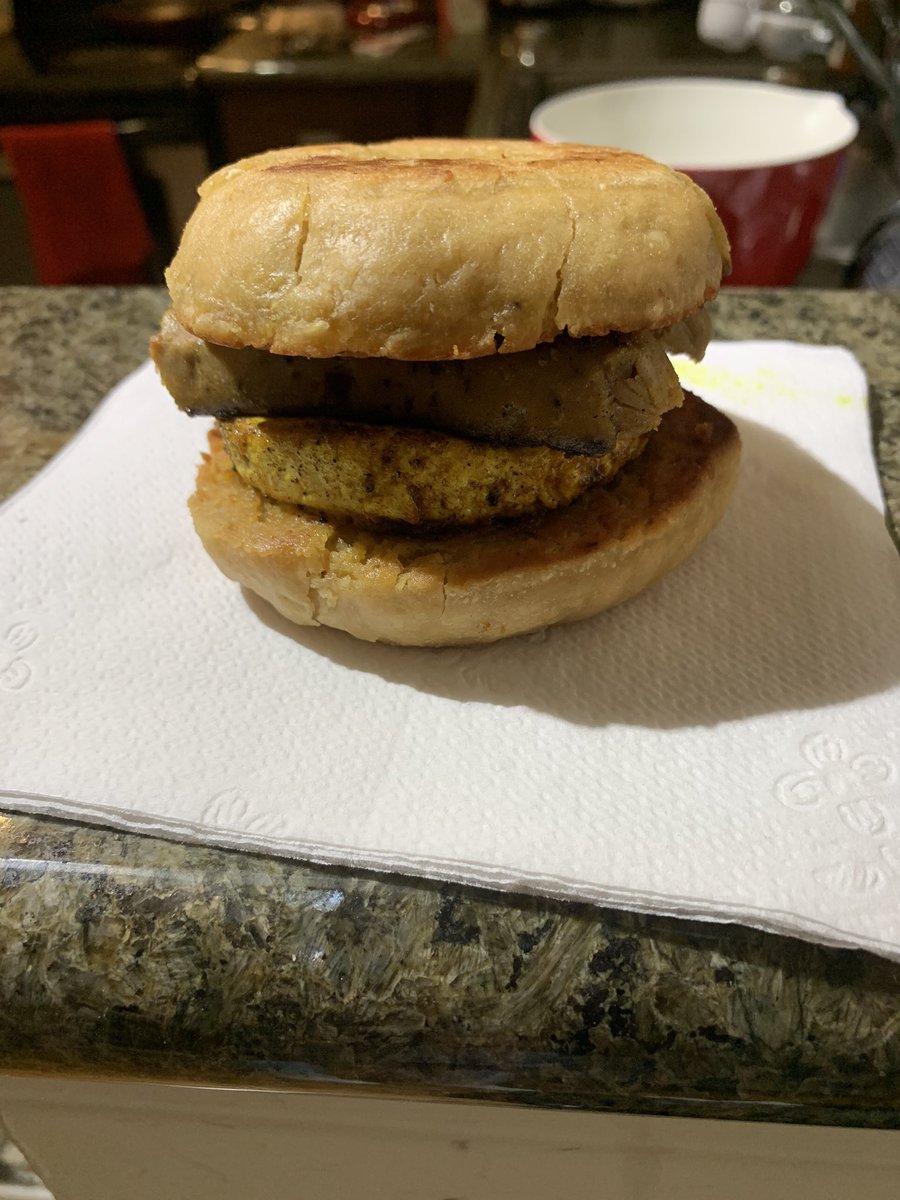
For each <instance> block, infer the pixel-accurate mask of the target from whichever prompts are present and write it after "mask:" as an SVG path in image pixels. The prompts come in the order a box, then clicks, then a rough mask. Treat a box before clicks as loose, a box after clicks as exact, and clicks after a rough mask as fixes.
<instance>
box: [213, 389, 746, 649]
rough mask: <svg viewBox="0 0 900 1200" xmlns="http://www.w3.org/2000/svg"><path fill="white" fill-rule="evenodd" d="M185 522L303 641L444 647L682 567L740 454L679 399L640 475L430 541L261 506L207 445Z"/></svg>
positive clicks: (709, 411) (634, 587) (707, 526)
mask: <svg viewBox="0 0 900 1200" xmlns="http://www.w3.org/2000/svg"><path fill="white" fill-rule="evenodd" d="M210 449H211V453H210V455H209V456H208V457H205V459H204V462H203V464H202V466H201V467H200V471H199V474H198V478H197V490H196V492H195V494H194V496H193V497H192V498H191V501H190V507H191V512H192V514H193V518H194V523H195V526H196V528H197V532H198V534H199V535H200V537H201V539H202V541H203V543H204V545H205V546H206V549H207V551H208V552H209V554H210V555H211V556H212V558H213V559H214V561H215V562H216V563H217V564H218V566H219V567H220V568H221V570H222V571H223V572H224V573H225V574H226V575H227V576H229V578H231V579H234V580H236V581H237V582H239V583H242V584H243V585H245V586H246V587H248V588H249V589H250V590H252V591H254V592H256V593H257V594H258V595H260V596H262V597H263V598H264V599H266V600H268V601H269V602H270V603H272V604H273V605H274V607H275V608H276V609H278V611H279V612H281V613H282V614H283V615H284V616H286V617H288V618H289V619H291V620H293V621H296V622H297V623H298V624H303V625H317V624H322V625H330V626H334V627H335V628H339V629H345V630H347V631H348V632H349V633H352V634H354V635H355V636H356V637H360V638H363V639H365V640H367V641H387V642H394V643H399V644H408V645H452V644H466V643H473V642H482V641H494V640H496V639H497V638H501V637H507V636H511V635H514V634H519V633H526V632H529V631H531V630H534V629H538V628H541V627H543V626H545V625H549V624H553V623H556V622H559V621H570V620H576V619H580V618H582V617H587V616H590V615H592V614H594V613H597V612H600V611H602V610H603V609H606V608H609V607H611V606H612V605H614V604H617V603H620V602H621V601H623V600H626V599H628V598H630V597H631V596H633V595H636V594H637V593H638V592H640V591H642V590H643V589H644V588H645V587H647V586H649V585H650V584H651V583H653V582H654V581H655V580H657V579H659V578H660V577H661V576H662V575H664V574H665V573H667V572H668V571H670V570H672V569H673V567H675V566H676V565H677V564H678V563H679V562H681V561H682V560H683V559H684V558H686V557H687V556H688V555H689V554H691V553H692V552H693V550H694V549H696V547H697V546H698V545H699V544H700V543H701V542H702V541H703V540H704V538H705V537H706V536H707V534H708V533H709V532H710V531H711V530H712V529H713V528H714V526H715V525H716V524H717V522H718V521H719V519H720V518H721V516H722V514H723V513H724V511H725V508H726V506H727V503H728V500H729V499H730V496H731V493H732V490H733V487H734V483H735V480H736V478H737V471H738V463H739V457H740V441H739V438H738V434H737V430H736V429H735V427H734V425H733V424H732V422H731V421H730V420H729V419H728V418H727V417H725V416H724V415H722V414H721V413H719V412H718V411H717V410H716V409H714V408H712V407H710V406H709V405H707V404H705V403H703V402H702V401H700V400H698V399H697V398H696V397H694V396H691V395H689V394H688V395H687V396H686V400H685V404H684V406H683V407H682V408H680V409H675V410H672V411H671V412H670V413H668V414H667V415H666V416H665V417H664V419H663V423H662V425H661V427H660V431H659V432H658V433H657V434H656V435H655V436H654V437H653V438H651V440H650V443H649V444H648V447H647V449H646V450H645V452H644V454H643V455H641V457H640V458H639V459H636V460H635V461H634V462H632V463H630V464H628V466H626V467H625V468H623V470H622V471H620V472H619V474H618V475H617V476H616V478H615V479H614V480H613V481H612V483H610V484H608V485H600V486H598V487H594V488H592V489H590V490H589V491H588V492H587V493H585V494H584V495H583V496H582V497H580V498H579V499H578V500H576V501H575V502H574V503H573V504H572V505H570V506H569V507H567V508H565V509H560V510H556V511H555V512H551V513H548V514H547V515H546V516H544V517H542V518H531V519H526V520H520V521H515V522H510V523H509V524H500V525H495V526H489V527H483V528H480V529H476V530H469V531H465V532H458V533H452V534H444V535H440V536H432V537H414V536H403V535H396V536H392V535H388V534H380V535H379V534H373V533H371V532H366V531H361V530H358V529H355V528H354V527H353V526H351V525H349V524H343V525H336V524H333V523H331V522H329V521H326V520H324V519H322V518H321V517H319V516H317V515H315V514H311V513H307V512H305V511H303V510H301V509H298V508H296V507H294V506H291V505H286V504H279V503H277V502H274V501H269V500H266V499H265V498H264V497H263V496H261V495H260V494H259V493H258V492H255V491H254V490H253V489H252V488H250V487H249V486H248V485H247V484H245V483H243V482H242V481H241V479H240V478H239V476H238V475H237V473H236V472H235V471H234V469H233V468H232V466H231V463H230V461H229V459H228V456H227V454H226V453H225V451H224V450H223V449H222V447H221V442H220V439H219V437H218V435H217V434H215V433H213V434H211V435H210Z"/></svg>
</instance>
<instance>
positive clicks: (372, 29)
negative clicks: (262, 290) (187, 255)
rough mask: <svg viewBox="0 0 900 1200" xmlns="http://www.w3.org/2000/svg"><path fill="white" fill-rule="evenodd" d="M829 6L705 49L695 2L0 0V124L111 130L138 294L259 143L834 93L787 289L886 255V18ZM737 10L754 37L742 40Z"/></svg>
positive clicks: (890, 31) (717, 19)
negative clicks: (604, 88) (142, 250)
mask: <svg viewBox="0 0 900 1200" xmlns="http://www.w3.org/2000/svg"><path fill="white" fill-rule="evenodd" d="M843 3H844V6H845V7H843V8H842V7H840V6H839V5H838V4H837V0H704V7H703V8H702V9H701V14H703V16H702V19H701V21H700V27H701V31H702V33H703V37H702V38H701V36H700V35H698V32H697V29H698V11H697V0H669V2H667V3H654V2H653V0H623V2H622V3H619V4H617V3H614V2H612V3H610V2H609V0H606V2H603V3H601V2H597V3H593V4H584V3H574V2H573V0H488V2H487V3H486V0H347V3H346V4H345V5H341V4H339V3H337V2H336V0H309V2H308V3H301V4H289V5H259V4H258V3H256V4H253V3H235V2H234V0H166V2H161V0H119V2H118V3H113V2H110V0H0V129H2V128H3V127H5V126H19V125H27V126H36V125H47V126H54V125H57V124H58V123H60V122H71V121H85V120H93V119H96V118H102V119H104V120H108V121H110V122H112V123H113V124H114V129H115V132H116V135H117V141H118V144H119V145H120V146H121V149H122V152H123V153H124V156H125V161H126V164H127V170H128V173H129V175H130V177H131V179H132V180H133V182H134V185H135V187H136V190H137V194H138V197H139V201H140V206H141V209H142V211H143V214H144V216H145V218H146V222H147V224H148V226H149V230H150V233H151V235H152V241H153V253H152V255H151V258H150V261H149V263H148V265H147V267H146V270H145V271H143V272H142V274H141V278H140V279H139V280H138V281H141V282H143V281H146V282H151V283H152V282H158V281H160V280H161V277H162V268H163V266H164V264H165V262H166V261H167V260H168V258H169V256H170V255H171V253H172V250H173V246H174V243H175V241H176V240H177V236H178V232H179V230H180V229H181V227H182V225H183V223H184V221H185V219H186V217H187V216H188V214H189V213H190V211H191V208H192V206H193V203H194V193H195V189H196V186H197V184H198V182H199V181H200V180H201V179H202V178H203V176H204V175H205V174H206V173H207V172H208V170H209V169H210V168H211V167H215V166H217V165H219V164H221V163H222V162H226V161H229V160H231V159H234V158H236V157H240V156H242V155H246V154H250V153H254V152H256V151H260V150H265V149H269V148H271V147H275V146H282V145H287V144H295V143H310V142H323V141H332V140H341V139H347V140H370V139H378V138H385V137H394V136H405V135H428V134H436V135H458V134H468V135H474V136H503V137H507V136H519V137H521V136H527V134H528V117H529V114H530V112H531V111H532V109H533V108H534V106H535V105H536V104H537V103H538V102H539V101H540V100H542V99H544V98H545V97H547V96H550V95H554V94H556V93H559V92H563V91H566V90H568V89H570V88H574V87H579V86H583V85H586V84H590V83H601V82H609V81H613V80H619V79H628V78H636V77H653V76H678V77H685V76H722V77H730V78H741V79H768V80H777V81H782V82H788V83H796V84H799V85H801V86H804V87H810V88H816V89H829V90H831V89H833V90H837V91H839V92H841V93H842V94H843V95H844V96H845V98H846V99H847V102H848V104H849V105H850V107H851V108H852V110H853V111H854V113H855V114H856V115H857V117H858V118H859V119H860V123H861V133H860V137H859V138H858V140H857V142H856V144H855V145H854V146H853V148H852V150H851V152H850V153H849V154H848V157H847V160H846V162H845V164H844V169H843V173H842V176H841V179H840V181H839V186H838V189H837V192H836V194H835V198H834V201H833V203H832V205H831V208H830V210H829V212H828V214H827V216H826V219H825V221H824V223H823V225H822V227H821V229H820V233H819V238H818V241H817V244H816V247H815V251H814V254H813V258H812V260H811V262H810V263H809V265H808V266H807V268H806V270H805V271H804V272H803V274H802V275H801V277H800V279H799V281H798V282H800V283H809V284H826V285H836V284H838V285H839V284H843V283H845V282H851V283H858V282H860V280H861V279H862V280H863V281H865V276H864V274H863V272H864V269H865V264H864V263H859V264H855V259H856V258H857V255H858V252H859V250H860V247H861V246H863V244H864V242H865V241H866V235H867V234H869V233H870V232H871V231H872V230H873V229H875V228H878V229H879V230H880V231H881V235H882V236H881V239H880V242H879V245H878V250H879V253H881V254H882V255H885V254H886V255H887V256H888V258H889V261H892V260H891V259H890V256H891V255H893V254H894V253H895V251H894V249H893V246H894V240H893V236H892V234H893V223H892V219H893V216H894V214H893V212H892V205H893V203H894V201H895V200H896V198H897V196H898V194H900V187H898V183H897V172H896V153H895V139H894V136H893V126H894V116H895V114H896V111H897V107H898V106H897V103H896V88H897V85H896V78H897V75H896V47H897V44H898V18H897V16H896V4H895V3H894V2H893V0H843ZM751 11H753V12H754V13H755V18H756V21H757V34H756V36H755V38H754V39H752V40H751V39H749V38H747V37H743V36H741V34H740V32H739V31H738V32H735V30H737V28H738V25H739V24H740V22H741V21H742V20H744V19H745V18H746V17H747V14H748V13H750V12H751ZM723 14H724V24H723ZM760 14H761V15H760ZM851 21H852V23H851ZM729 22H730V24H729ZM723 31H724V32H723ZM735 137H739V131H735ZM20 192H21V189H19V190H18V191H17V188H16V186H15V184H14V182H13V177H12V172H11V170H10V164H9V162H8V161H4V160H3V159H2V158H0V284H11V283H29V282H39V281H41V273H40V270H39V269H38V268H36V266H35V262H34V256H33V254H32V253H31V251H30V248H29V240H28V236H27V233H28V231H27V226H26V221H25V215H24V213H23V202H22V199H23V198H22V196H21V195H20ZM85 202H87V203H89V198H87V200H86V198H85V197H83V196H82V197H80V198H79V203H81V204H82V205H83V204H84V203H85ZM885 217H887V218H888V227H885V225H884V221H885ZM880 278H886V279H887V282H888V285H890V286H893V285H894V284H895V283H896V278H897V277H896V273H892V272H891V271H887V272H885V271H882V272H881V276H880Z"/></svg>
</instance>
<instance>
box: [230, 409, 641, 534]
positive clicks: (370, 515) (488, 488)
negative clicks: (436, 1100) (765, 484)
mask: <svg viewBox="0 0 900 1200" xmlns="http://www.w3.org/2000/svg"><path fill="white" fill-rule="evenodd" d="M219 428H220V430H221V433H222V438H223V441H224V443H225V448H226V449H227V451H228V454H229V456H230V457H231V461H232V462H233V463H234V466H235V469H236V470H237V472H238V474H239V475H240V476H241V478H242V479H244V480H245V481H246V482H247V483H249V484H250V485H251V486H252V487H254V488H256V489H257V490H258V491H260V492H262V493H263V494H264V495H266V496H268V497H269V498H270V499H272V500H279V501H282V502H283V503H287V504H299V505H302V506H303V507H304V508H312V509H319V510H321V511H322V512H325V513H327V514H328V515H329V516H345V517H353V518H354V520H356V521H357V522H363V523H365V522H368V523H370V524H379V523H382V522H387V521H391V522H394V521H400V522H404V523H406V524H409V525H444V524H452V525H474V524H477V523H478V522H481V521H485V520H488V519H490V518H492V517H519V516H523V515H524V514H526V513H531V512H535V511H539V510H540V509H550V508H557V507H559V506H560V505H562V504H568V503H570V502H571V501H572V500H574V499H575V497H576V496H578V495H580V494H581V493H582V492H583V491H584V490H585V489H586V488H588V487H589V486H590V485H591V484H592V483H596V482H597V481H599V480H601V479H605V478H608V477H609V476H611V475H613V474H614V473H615V471H617V470H618V468H619V467H620V466H621V465H622V464H623V463H625V462H627V461H628V459H630V458H633V457H634V456H635V455H636V454H638V453H639V452H640V450H641V449H642V448H643V445H644V442H645V440H646V435H644V434H641V435H637V436H620V438H619V439H618V440H617V442H616V444H615V446H614V447H613V449H612V450H611V451H610V452H609V453H607V454H604V455H582V454H566V453H564V452H563V451H561V450H554V449H552V448H551V447H548V446H500V445H494V444H492V443H490V442H475V441H470V440H468V439H467V438H460V437H455V436H453V435H452V434H445V433H436V432H433V431H429V430H422V429H406V428H401V427H397V426H390V425H362V424H357V423H350V422H343V421H333V420H318V419H310V418H307V419H294V418H287V417H278V418H267V417H238V418H236V419H235V420H233V421H220V422H219Z"/></svg>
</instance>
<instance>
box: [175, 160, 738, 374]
mask: <svg viewBox="0 0 900 1200" xmlns="http://www.w3.org/2000/svg"><path fill="white" fill-rule="evenodd" d="M729 265H730V264H729V255H728V243H727V238H726V236H725V232H724V229H723V227H722V224H721V222H720V221H719V218H718V217H717V215H716V213H715V210H714V208H713V206H712V204H711V202H710V200H709V198H708V197H707V196H706V194H705V193H704V192H703V191H702V190H701V189H700V188H698V187H697V186H696V185H695V184H694V183H693V182H692V181H691V180H690V179H688V178H687V176H685V175H682V174H679V173H678V172H675V171H672V170H671V169H670V168H668V167H665V166H662V165H660V164H658V163H655V162H652V161H651V160H649V159H646V158H643V157H641V156H640V155H635V154H631V153H628V152H626V151H621V150H612V149H608V148H600V147H591V146H577V145H564V146H563V145H558V146H555V145H549V146H548V145H541V144H538V143H533V142H516V141H475V140H468V141H454V140H442V139H411V140H401V141H394V142H385V143H380V144H371V145H368V146H353V145H333V146H328V147H316V146H309V147H299V148H295V149H290V150H278V151H272V152H270V153H267V154H261V155H257V156H255V157H253V158H249V159H245V160H243V161H242V162H240V163H237V164H235V165H233V166H229V167H225V168H223V169H222V170H221V171H218V172H217V173H216V174H214V175H213V176H211V177H210V179H208V180H207V181H206V183H205V184H204V186H203V188H202V189H201V200H200V203H199V204H198V206H197V208H196V210H195V212H194V214H193V216H192V217H191V219H190V221H189V222H188V225H187V227H186V229H185V231H184V234H183V236H182V240H181V245H180V247H179V250H178V253H177V255H176V257H175V259H174V261H173V263H172V265H171V267H170V268H169V271H168V273H167V276H166V279H167V283H168V285H169V291H170V293H171V297H172V303H173V308H174V311H175V314H176V316H177V318H178V320H179V322H180V323H181V324H182V325H183V326H184V327H185V328H186V329H187V330H189V331H190V332H191V333H193V334H195V335H196V336H197V337H200V338H204V339H206V340H208V341H211V342H214V343H216V344H218V345H222V346H233V347H255V348H257V349H264V350H270V351H272V352H274V353H276V354H284V355H302V356H306V357H310V358H323V357H331V356H338V355H347V356H364V357H365V356H369V357H371V356H376V357H386V358H393V359H400V360H424V361H430V360H441V359H445V360H446V359H467V358H477V357H482V356H486V355H492V354H495V353H498V352H499V353H501V354H508V353H513V352H518V351H523V350H529V349H532V348H533V347H535V346H537V345H540V344H541V343H544V342H549V341H552V340H554V339H555V338H557V337H559V336H560V335H561V334H563V333H568V334H569V335H570V336H573V337H585V336H602V335H604V334H607V333H609V332H613V331H615V332H624V333H630V332H635V331H638V330H645V329H662V328H665V327H667V326H670V325H674V324H676V323H678V322H680V321H683V320H686V319H687V318H689V317H690V316H691V315H692V314H693V313H695V312H697V311H698V310H699V309H700V308H701V307H702V305H703V304H704V303H706V302H707V301H708V300H710V299H711V298H712V297H713V296H714V295H715V293H716V292H717V290H718V287H719V284H720V282H721V278H722V275H723V273H724V272H727V270H728V269H729Z"/></svg>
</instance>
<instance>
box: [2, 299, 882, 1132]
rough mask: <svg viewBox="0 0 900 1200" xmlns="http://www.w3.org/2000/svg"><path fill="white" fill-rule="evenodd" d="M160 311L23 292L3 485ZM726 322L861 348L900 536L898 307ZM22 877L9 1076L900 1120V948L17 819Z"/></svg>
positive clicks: (9, 921)
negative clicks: (858, 948) (898, 957)
mask: <svg viewBox="0 0 900 1200" xmlns="http://www.w3.org/2000/svg"><path fill="white" fill-rule="evenodd" d="M164 303H165V300H164V297H163V294H162V293H161V292H159V291H157V290H154V289H134V290H115V289H91V290H81V291H79V290H46V291H39V290H34V291H30V290H27V289H8V290H6V291H0V495H6V494H9V493H10V492H11V491H12V490H14V489H15V488H16V487H18V486H20V485H21V484H22V483H24V482H25V480H26V479H28V478H29V477H30V476H31V475H32V474H33V473H34V472H35V471H36V470H37V469H38V468H39V467H40V466H41V465H42V464H43V463H44V462H46V461H47V460H48V459H49V458H50V457H51V456H52V455H53V454H54V453H55V452H56V451H58V450H59V449H60V447H61V446H62V445H63V444H64V443H65V442H66V440H67V439H68V438H69V437H70V436H71V434H72V433H73V432H74V431H75V430H76V429H77V428H78V427H79V426H80V424H81V423H82V422H83V421H84V419H85V418H86V417H87V416H88V414H89V412H90V411H91V409H92V408H93V407H94V405H95V404H96V403H97V402H98V400H99V399H100V398H101V397H102V396H103V394H104V393H105V392H106V390H107V389H108V388H109V387H110V385H111V384H113V383H114V382H115V381H116V380H117V379H118V378H119V377H121V375H122V374H124V373H125V372H126V371H128V370H129V369H131V368H133V367H135V366H136V365H138V363H139V362H140V361H142V359H143V358H144V356H145V344H146V338H147V336H148V334H149V333H150V331H151V329H152V327H153V325H154V323H155V321H156V320H157V318H158V316H159V314H160V313H161V311H162V309H163V307H164ZM715 319H716V325H717V332H718V333H719V335H720V336H723V337H727V338H747V337H779V338H795V339H798V340H803V341H809V342H818V343H822V342H838V343H843V344H845V345H848V346H850V347H851V348H852V349H853V350H855V352H856V353H857V354H858V355H859V357H860V359H861V360H862V362H863V364H864V366H865V367H866V370H867V372H868V374H869V380H870V383H871V391H872V408H873V418H874V420H873V424H874V433H875V438H876V444H877V447H878V454H879V458H880V466H881V470H882V475H883V478H884V479H885V487H886V491H887V494H888V499H889V505H890V508H891V512H892V520H893V526H894V529H895V531H896V529H897V528H900V295H896V294H894V295H890V294H879V295H875V294H861V293H851V292H844V293H837V292H802V291H795V292H780V293H753V292H744V293H740V292H726V293H724V294H723V295H722V296H721V297H720V298H719V300H718V301H717V303H716V311H715ZM0 888H2V893H3V900H2V904H0V1070H16V1071H28V1072H58V1073H61V1074H85V1073H87V1074H90V1075H93V1076H97V1075H108V1076H113V1077H131V1078H136V1077H140V1078H155V1079H163V1080H173V1081H177V1080H182V1081H193V1082H206V1083H226V1084H227V1083H236V1084H241V1085H243V1086H253V1085H260V1086H273V1085H274V1086H285V1087H290V1086H305V1087H310V1086H327V1087H328V1088H330V1089H333V1088H335V1087H347V1088H351V1089H354V1088H357V1087H359V1086H361V1085H365V1086H366V1087H367V1088H369V1089H371V1088H372V1087H373V1086H376V1087H380V1088H382V1089H386V1090H388V1091H390V1092H392V1093H395V1094H402V1095H419V1096H421V1095H441V1096H460V1097H469V1098H477V1099H480V1100H505V1101H516V1102H520V1103H527V1104H536V1105H545V1106H552V1105H568V1106H575V1107H578V1108H585V1109H594V1110H619V1111H631V1112H645V1113H679V1114H692V1115H703V1116H720V1117H740V1118H744V1119H755V1120H772V1121H795V1122H815V1123H823V1124H841V1125H861V1126H870V1127H893V1128H898V1127H900V1023H898V1020H897V1015H898V1012H900V964H896V963H891V962H888V961H886V960H883V959H879V958H876V957H874V956H872V955H869V954H865V953H862V952H849V951H837V950H828V949H825V948H822V947H817V946H814V945H811V944H807V943H802V942H799V941H794V940H792V939H788V938H782V937H776V936H773V935H768V934H763V933H759V932H755V931H753V930H749V929H745V928H741V927H737V926H731V925H712V924H701V923H697V922H688V921H679V920H674V919H663V918H658V917H646V916H637V915H634V914H627V913H619V912H614V911H609V910H601V909H595V908H590V907H587V906H582V905H573V904H563V903H556V902H551V901H544V900H540V899H534V898H528V897H519V896H503V895H499V894H494V893H490V892H487V891H479V890H474V889H468V888H461V887H455V886H447V885H441V884H437V883H430V882H425V881H415V880H409V879H401V878H397V877H386V876H379V875H375V874H371V873H356V872H352V871H349V870H337V869H332V868H320V867H314V866H310V865H308V864H305V863H300V862H290V861H284V860H276V859H269V858H265V857H261V856H256V855H242V854H238V853H234V852H228V851H223V850H214V849H209V848H203V847H196V846H182V845H178V844H175V843H169V842H166V841H162V840H159V839H155V838H147V837H139V836H137V835H133V834H122V833H117V832H111V831H107V830H103V829H98V828H91V827H87V826H81V825H78V824H75V823H66V822H61V821H55V820H45V819H40V818H35V817H26V816H20V815H15V814H7V815H3V816H0Z"/></svg>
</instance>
